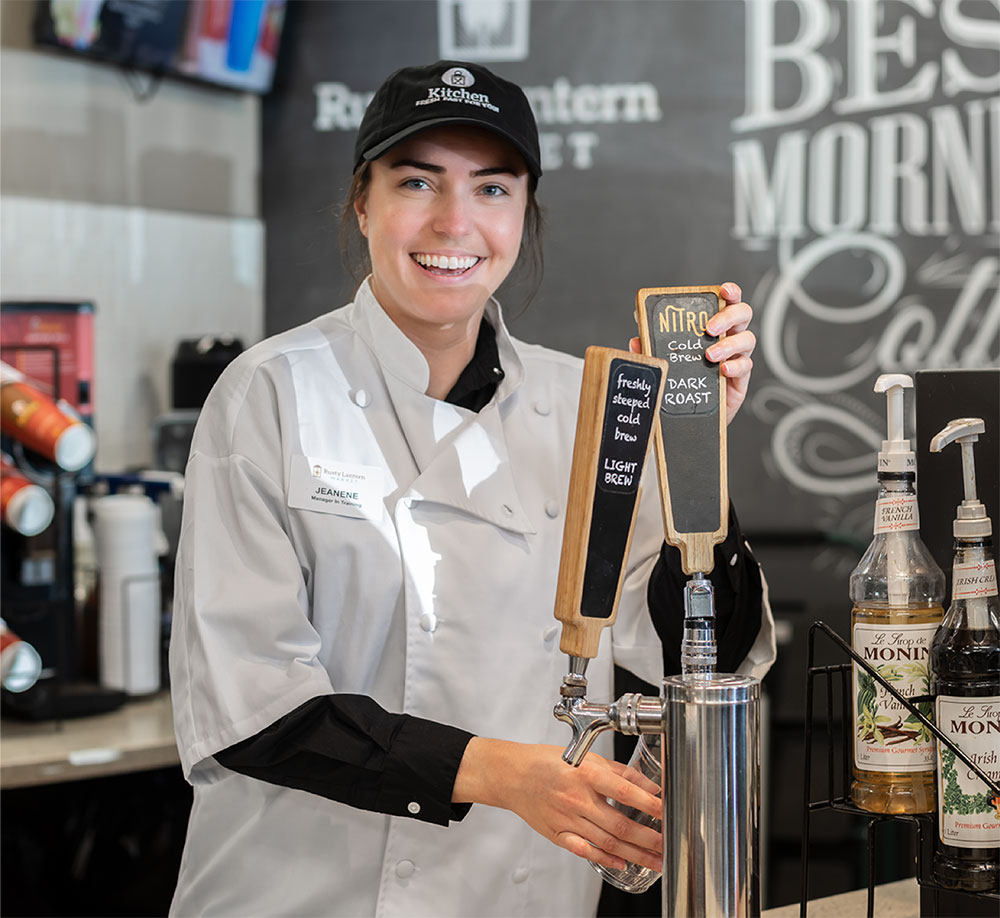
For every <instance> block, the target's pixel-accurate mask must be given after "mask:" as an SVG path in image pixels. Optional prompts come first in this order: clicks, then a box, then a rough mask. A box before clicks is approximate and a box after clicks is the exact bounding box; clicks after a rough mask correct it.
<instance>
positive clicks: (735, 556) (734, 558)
mask: <svg viewBox="0 0 1000 918" xmlns="http://www.w3.org/2000/svg"><path fill="white" fill-rule="evenodd" d="M739 560H740V556H739V555H738V554H736V552H733V556H732V557H731V558H730V559H729V566H730V567H736V562H737V561H739Z"/></svg>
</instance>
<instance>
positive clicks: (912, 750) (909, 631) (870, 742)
mask: <svg viewBox="0 0 1000 918" xmlns="http://www.w3.org/2000/svg"><path fill="white" fill-rule="evenodd" d="M935 631H937V623H935V622H929V623H926V624H919V625H886V624H884V623H882V624H869V623H867V622H857V623H856V624H855V625H854V632H853V647H854V652H855V653H856V654H858V655H859V656H860V657H861V659H862V660H864V661H865V662H866V663H868V664H870V665H871V667H872V668H873V669H874V670H875V671H876V672H877V673H878V674H879V675H880V676H881V677H882V678H883V679H885V681H886V682H888V683H889V684H890V685H891V686H892V687H893V688H894V689H895V690H896V691H897V692H899V694H900V695H902V696H903V697H904V698H909V697H911V696H913V695H926V694H928V693H929V691H930V682H929V676H928V672H927V658H928V654H929V652H930V646H931V641H932V640H933V639H934V633H935ZM853 683H854V764H855V765H856V766H857V767H858V768H861V769H864V770H865V771H882V772H889V771H929V770H931V769H932V768H933V767H934V737H933V736H932V734H931V732H930V730H928V729H927V728H926V727H925V726H924V725H923V724H922V723H921V722H920V721H919V720H918V719H917V717H916V715H914V714H912V713H911V712H910V711H908V710H907V709H906V707H905V706H904V705H903V704H901V703H900V702H899V701H897V700H896V699H895V698H893V697H892V695H890V694H889V693H888V692H887V691H886V690H885V689H884V688H882V686H881V685H879V683H878V682H877V681H876V680H875V678H874V677H873V676H872V675H871V674H870V673H869V672H868V671H867V670H865V669H863V668H862V667H860V666H858V664H857V663H855V664H854V666H853ZM927 707H928V710H927V711H926V712H923V711H922V713H924V715H925V716H926V717H928V718H929V717H930V710H929V708H930V703H929V702H928V703H927Z"/></svg>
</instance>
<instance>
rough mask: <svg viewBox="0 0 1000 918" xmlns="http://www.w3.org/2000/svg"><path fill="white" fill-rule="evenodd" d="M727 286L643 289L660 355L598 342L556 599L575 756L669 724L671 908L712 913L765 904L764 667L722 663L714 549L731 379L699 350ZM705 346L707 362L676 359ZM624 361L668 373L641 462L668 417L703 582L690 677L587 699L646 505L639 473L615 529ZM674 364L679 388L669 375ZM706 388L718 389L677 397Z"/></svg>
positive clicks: (671, 492) (677, 488) (679, 501)
mask: <svg viewBox="0 0 1000 918" xmlns="http://www.w3.org/2000/svg"><path fill="white" fill-rule="evenodd" d="M719 294H720V291H719V288H717V287H711V288H690V287H685V288H650V289H644V290H640V291H639V294H638V296H637V313H638V319H639V330H640V338H641V340H642V344H643V351H644V353H645V354H651V355H655V356H648V357H643V356H640V355H635V354H627V355H626V354H624V353H623V352H613V351H607V350H602V349H596V348H592V349H590V350H588V352H587V359H586V361H585V366H584V378H583V386H582V390H581V397H580V412H579V416H578V418H577V433H576V437H577V439H576V444H575V449H574V454H573V469H572V474H571V478H570V495H569V502H568V505H567V515H566V528H565V534H564V539H563V554H562V558H561V561H560V570H559V588H558V591H557V596H556V618H558V619H559V620H560V621H562V622H563V637H562V641H561V643H560V648H561V649H562V650H563V652H565V653H566V654H568V656H569V672H568V673H567V674H566V676H565V677H564V679H563V683H562V686H561V688H560V696H561V699H560V701H559V704H557V705H556V707H555V711H554V713H555V716H556V717H557V718H558V719H559V720H562V721H564V722H566V723H568V724H569V725H570V727H571V728H572V731H573V735H572V739H571V742H570V743H569V745H568V746H567V748H566V751H565V753H564V754H563V758H564V760H565V761H566V762H568V763H569V764H571V765H578V764H580V762H582V760H583V758H584V756H585V755H586V753H587V750H588V749H589V748H590V746H591V744H592V743H593V741H594V739H595V738H596V737H597V735H598V734H600V733H601V732H603V731H604V730H608V729H615V730H618V731H619V732H622V733H625V734H629V735H637V734H642V733H660V734H662V742H661V748H662V750H663V753H662V755H663V760H662V763H661V764H662V790H663V828H664V833H665V834H664V848H663V850H664V855H663V886H662V889H663V914H665V915H677V916H698V918H701V916H747V915H755V914H759V912H760V889H759V887H760V880H759V870H758V852H759V839H758V828H759V808H760V775H759V698H760V684H759V682H758V680H756V679H754V678H752V677H747V676H738V675H728V674H722V675H719V674H716V672H715V661H716V642H715V609H714V597H713V593H712V585H711V582H710V581H709V579H708V573H710V572H711V570H712V567H713V566H714V560H713V559H714V545H715V544H717V543H719V542H721V541H723V540H724V538H725V536H726V531H727V521H728V493H727V487H726V451H725V435H726V417H725V379H724V377H722V376H721V374H719V372H718V368H717V366H716V365H714V364H710V363H709V362H708V361H707V360H705V359H704V357H703V355H702V356H697V352H699V351H702V350H703V348H704V338H705V337H706V336H705V331H704V328H705V323H706V321H707V318H708V317H709V316H710V315H712V314H714V312H715V311H716V310H717V309H718V308H719V303H720V302H721V300H720V296H719ZM692 354H694V355H696V356H694V357H693V359H685V360H676V361H671V359H670V358H671V356H672V355H683V356H684V357H689V355H692ZM657 358H659V359H657ZM615 360H618V361H633V362H640V365H641V366H642V367H644V368H645V367H649V368H650V371H653V370H654V369H655V370H656V371H657V372H659V374H660V376H661V378H660V379H659V384H658V387H657V391H658V395H657V398H656V399H655V401H653V402H652V406H653V407H654V408H655V409H656V410H655V411H650V412H649V417H648V418H646V417H644V418H643V421H644V424H645V427H644V428H643V429H644V432H645V439H644V440H643V442H642V443H637V444H635V445H636V447H637V452H636V455H639V456H640V459H639V466H638V468H639V470H640V471H641V467H642V459H644V457H645V451H646V446H647V444H648V438H649V434H650V431H649V428H650V427H654V431H653V432H654V434H655V442H656V457H657V471H658V473H659V483H660V497H661V503H662V506H663V516H664V528H665V534H666V540H667V541H668V542H669V543H670V544H672V545H674V546H676V547H677V548H678V549H679V550H680V553H681V566H682V569H683V570H684V572H685V573H686V574H688V575H689V577H690V580H689V581H688V583H687V585H686V587H685V593H684V636H683V643H682V651H681V659H682V673H681V675H677V676H669V677H667V678H665V679H664V680H663V685H662V692H661V697H660V698H659V699H654V698H646V697H643V696H641V695H638V694H627V695H623V696H622V697H621V698H619V699H618V700H617V701H615V702H613V703H611V704H608V705H601V704H593V703H591V702H588V701H587V699H586V689H587V681H586V676H585V673H586V668H587V663H588V661H589V659H591V658H593V657H595V656H596V655H597V650H598V644H599V641H600V635H601V630H602V629H603V628H604V627H606V626H608V625H611V624H613V622H614V616H615V611H616V607H617V601H618V595H619V592H620V589H621V581H622V572H623V567H624V560H625V556H626V554H627V551H628V543H629V541H630V538H631V530H632V526H633V525H634V522H635V512H636V509H637V507H638V491H637V484H638V483H637V482H636V492H635V493H634V494H633V495H632V496H631V503H630V504H629V505H628V506H627V508H619V511H618V514H617V526H618V529H619V532H618V533H617V534H613V533H611V532H610V529H611V527H610V526H609V522H610V521H613V520H614V518H615V514H614V513H613V512H611V511H610V508H609V507H608V504H607V501H605V500H603V499H602V497H603V496H602V493H601V492H602V486H601V482H600V479H599V473H600V469H602V468H604V467H605V465H604V457H605V456H606V454H607V451H608V438H609V436H613V427H614V425H613V424H609V423H608V417H607V414H608V412H607V409H608V408H609V407H610V406H611V404H612V402H611V400H612V398H613V396H614V389H615V377H614V373H611V374H609V372H608V363H609V362H613V361H615ZM668 372H669V373H670V378H671V379H672V380H673V382H674V385H673V386H667V385H666V382H667V373H668ZM685 381H687V382H685ZM665 389H666V392H665V391H664V390H665ZM692 391H693V392H697V393H702V392H704V393H707V397H705V398H704V399H702V398H699V399H697V400H696V401H692V400H691V399H689V398H684V399H682V398H671V397H670V396H671V394H672V393H676V392H684V393H690V392H692ZM654 413H655V414H656V416H657V417H656V420H657V424H656V425H653V424H652V421H653V417H652V415H653V414H654ZM602 433H603V434H604V436H603V437H602ZM639 447H641V452H640V451H638V448H639ZM633 461H634V460H633ZM671 473H673V474H674V478H673V479H672V478H671ZM623 529H624V530H626V531H627V535H626V536H625V537H622V534H621V530H623ZM611 546H613V547H611ZM595 558H596V559H599V561H600V563H601V564H603V565H604V566H605V567H606V568H609V569H611V570H613V572H614V573H613V576H611V577H610V578H609V585H610V588H609V589H608V590H606V593H605V596H606V597H607V599H606V603H605V605H604V607H603V608H600V609H596V610H595V609H594V608H593V603H592V601H591V600H590V599H589V597H591V596H592V594H593V589H592V586H591V585H590V584H588V582H587V577H586V573H587V572H588V571H593V570H596V569H597V568H598V567H599V566H600V565H599V564H598V563H597V562H595ZM588 605H590V606H591V607H590V608H588Z"/></svg>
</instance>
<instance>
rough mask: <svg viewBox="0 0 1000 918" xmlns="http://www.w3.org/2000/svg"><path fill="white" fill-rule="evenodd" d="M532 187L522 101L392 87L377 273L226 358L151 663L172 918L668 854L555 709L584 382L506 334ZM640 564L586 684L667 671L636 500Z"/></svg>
mask: <svg viewBox="0 0 1000 918" xmlns="http://www.w3.org/2000/svg"><path fill="white" fill-rule="evenodd" d="M540 175H541V167H540V160H539V144H538V134H537V130H536V128H535V123H534V118H533V116H532V112H531V108H530V106H529V104H528V102H527V99H526V98H525V96H524V93H523V92H522V91H521V90H520V89H519V88H518V87H517V86H515V85H514V84H512V83H509V82H507V81H506V80H502V79H500V78H499V77H497V76H496V75H495V74H493V73H491V72H490V71H488V70H486V69H485V68H483V67H480V66H478V65H475V64H463V63H458V62H455V61H440V62H438V63H437V64H433V65H430V66H428V67H409V68H405V69H403V70H400V71H398V72H397V73H395V74H393V75H392V76H391V77H390V78H389V79H388V80H386V82H385V83H384V84H383V85H382V87H381V88H380V89H379V90H378V92H377V93H376V94H375V97H374V99H373V100H372V103H371V105H370V106H369V108H368V110H367V112H366V113H365V117H364V121H363V123H362V125H361V129H360V131H359V133H358V140H357V146H356V158H355V176H354V182H353V184H352V186H351V191H350V195H349V200H348V205H347V206H346V207H345V209H344V214H343V220H344V221H347V223H348V224H349V226H350V227H351V229H352V230H353V231H354V232H356V233H360V238H361V239H362V240H363V241H364V247H365V250H366V256H367V259H368V262H367V264H368V269H367V270H368V276H367V277H366V278H365V280H364V281H363V282H362V283H361V284H360V286H359V288H358V290H357V292H356V294H355V297H354V300H353V302H351V303H349V304H348V305H346V306H345V307H343V308H342V309H337V310H334V311H333V312H331V313H328V314H327V315H324V316H320V317H318V318H317V319H314V320H313V321H312V322H309V323H307V324H306V325H304V326H301V327H300V328H296V329H292V330H291V331H289V332H286V333H284V334H282V335H278V336H277V337H275V338H272V339H269V340H268V341H264V342H262V343H261V344H259V345H257V346H256V347H254V348H251V349H250V350H248V351H246V352H245V353H244V354H243V355H241V357H240V358H238V359H237V360H236V361H234V362H233V363H232V364H231V365H230V366H229V368H227V370H226V372H225V373H224V374H223V376H222V378H221V379H220V380H219V383H218V385H217V386H216V388H215V389H214V390H213V392H212V394H211V395H210V396H209V399H208V401H207V402H206V404H205V407H204V409H203V410H202V413H201V417H200V420H199V423H198V428H197V431H196V432H195V436H194V440H193V443H192V452H191V458H190V461H189V463H188V467H187V472H186V495H187V496H186V499H185V503H184V521H183V524H182V537H181V544H180V547H179V549H178V561H177V574H176V579H175V597H176V600H175V609H174V618H173V632H172V639H171V650H170V653H171V685H172V694H173V701H174V714H175V718H174V722H175V727H176V730H177V739H178V749H179V751H180V755H181V760H182V763H183V766H184V770H185V775H186V776H187V777H188V779H189V780H190V781H191V782H192V784H194V786H195V805H194V809H193V811H192V814H191V822H190V828H189V833H188V839H187V844H186V847H185V853H184V859H183V862H182V865H181V872H180V877H179V879H178V885H177V891H176V894H175V898H174V902H173V906H172V913H173V914H176V915H209V914H240V915H272V914H289V915H319V914H323V915H326V914H343V915H352V916H360V915H375V914H385V915H413V916H419V915H434V916H449V915H455V916H458V915H514V914H518V915H553V914H573V915H588V914H592V913H593V912H594V910H595V907H596V903H597V898H598V892H599V886H600V879H599V877H598V875H597V873H596V872H594V871H592V870H590V869H589V868H588V867H587V865H586V862H585V860H584V859H587V860H590V861H592V862H596V863H600V864H603V865H605V866H607V867H612V868H622V867H624V866H625V864H626V861H628V862H632V863H635V864H639V865H641V866H646V867H650V868H653V869H656V868H658V867H659V866H660V864H661V860H662V853H661V848H662V838H661V836H660V834H659V833H658V832H657V831H655V830H654V829H652V828H650V827H649V826H645V825H640V824H639V823H638V822H633V821H631V820H625V822H624V823H623V821H622V819H621V817H620V815H619V813H618V811H617V810H616V809H615V808H613V807H612V806H611V805H610V804H609V802H608V800H609V798H610V799H613V800H615V801H618V802H619V803H621V804H623V805H625V806H627V807H632V808H634V809H635V810H639V811H642V812H645V813H648V814H649V815H651V816H657V815H658V814H659V813H660V801H659V799H658V798H657V797H656V796H655V795H654V794H653V793H651V792H650V791H651V790H655V788H653V787H650V786H649V784H648V782H645V784H643V783H642V780H641V779H640V778H639V777H638V775H637V773H634V772H630V771H629V770H628V769H627V768H626V767H625V766H624V765H621V764H617V763H615V762H612V761H609V760H608V759H607V758H604V757H602V755H600V754H596V753H591V754H589V755H588V756H587V759H586V761H585V762H584V763H583V764H582V765H581V766H580V767H578V768H573V767H570V766H569V765H567V764H566V763H565V762H564V761H563V760H562V758H561V753H562V743H563V742H565V735H564V732H563V727H562V726H561V725H560V724H559V723H558V722H557V721H556V720H555V718H553V717H552V714H551V710H552V708H551V705H552V702H553V700H554V692H555V690H556V687H557V686H558V685H559V683H560V681H561V678H562V676H563V674H564V669H565V662H564V657H563V655H562V654H561V653H559V652H558V649H557V646H556V641H555V634H556V628H555V627H554V626H553V605H554V600H555V592H556V580H557V575H558V569H559V556H560V550H561V545H562V535H563V525H564V521H565V517H564V504H565V501H566V495H567V488H568V475H569V469H570V465H571V460H572V452H573V442H574V432H575V428H576V415H577V403H578V401H579V394H580V383H581V361H580V360H578V359H577V358H574V357H570V356H567V355H565V354H558V353H555V352H553V351H550V350H548V349H546V348H542V347H536V346H533V345H528V344H524V343H522V342H520V341H518V340H517V339H515V338H513V337H512V336H511V335H510V334H509V333H508V331H507V328H506V325H505V323H504V319H503V313H502V311H501V309H500V305H499V304H498V303H497V301H496V300H495V299H494V296H493V294H494V292H495V291H496V289H497V288H498V287H499V286H500V285H501V284H502V283H503V281H504V280H505V278H507V277H508V276H509V274H510V272H511V270H512V269H513V268H514V266H515V264H516V263H517V262H518V261H519V256H520V254H521V252H522V250H524V249H525V248H526V247H527V248H529V249H532V248H533V247H534V244H535V241H536V240H537V230H538V226H539V220H538V205H537V204H536V202H535V186H536V184H537V181H538V178H539V176H540ZM723 290H724V292H725V291H727V290H728V294H727V298H728V300H729V301H730V305H728V306H727V307H726V308H725V309H723V310H722V311H721V312H719V313H718V314H716V315H715V316H713V317H712V319H711V321H710V325H711V326H712V327H711V329H710V330H711V332H712V333H713V334H715V335H722V336H723V337H722V338H721V339H720V341H718V342H716V344H715V345H713V349H712V350H710V351H709V353H708V354H707V356H708V357H709V358H710V359H719V360H720V361H722V364H721V366H722V368H723V372H725V373H726V375H727V376H729V377H730V379H731V380H732V381H733V385H732V386H731V387H730V391H731V392H734V393H737V397H736V398H735V400H734V401H733V402H732V403H731V405H730V410H731V411H733V412H734V411H735V410H736V408H737V407H738V405H739V402H740V401H741V400H742V393H743V392H744V391H745V388H746V381H747V377H748V376H749V373H750V356H749V355H750V352H751V351H752V350H753V344H754V338H753V335H752V334H751V333H750V332H749V331H747V329H746V326H747V324H748V323H749V320H750V315H751V312H750V307H749V306H747V304H745V303H741V302H738V301H739V299H740V294H739V288H738V287H736V286H735V285H727V286H726V287H724V288H723ZM637 472H638V469H637V468H631V469H625V468H624V467H623V468H616V469H615V470H613V472H612V473H611V474H615V475H629V476H630V477H631V476H632V475H634V474H637ZM647 484H648V486H647V487H646V488H645V489H644V492H645V493H646V494H649V495H654V494H655V491H656V488H655V487H653V486H652V485H651V483H647ZM729 532H730V538H729V540H727V542H726V543H724V544H723V545H721V546H719V549H718V551H719V553H720V557H719V559H718V560H717V563H716V566H715V567H716V571H717V572H719V573H718V582H717V583H716V599H717V603H718V609H717V616H718V621H719V627H718V630H719V633H720V641H719V644H720V652H719V665H720V667H721V668H723V669H726V670H729V671H735V670H737V668H738V667H742V669H741V670H740V671H743V672H753V673H754V674H756V675H761V674H762V672H763V671H764V670H765V669H766V668H767V666H768V665H769V663H770V660H771V659H772V655H773V640H772V638H771V622H770V613H769V610H768V609H767V605H766V602H765V601H764V599H763V591H762V586H761V580H760V575H759V571H758V568H757V566H756V562H755V561H754V560H753V557H752V556H751V555H750V553H749V551H748V550H747V549H746V547H745V545H744V544H743V541H742V538H741V537H740V535H739V528H738V526H737V525H736V523H735V519H732V518H731V520H730V524H729ZM631 544H632V550H631V555H630V558H629V561H628V571H629V572H628V574H627V576H626V579H625V582H624V585H623V586H622V589H621V600H620V604H619V607H618V613H617V620H616V623H615V625H614V627H613V629H611V642H610V644H608V643H606V644H605V645H604V647H603V648H602V650H601V653H600V654H599V655H598V657H597V658H595V659H594V660H593V661H591V663H590V666H589V668H588V674H587V675H588V679H589V682H590V685H591V686H592V687H593V689H594V691H595V692H596V693H598V694H601V693H603V694H604V695H606V696H609V697H610V696H611V695H612V693H613V673H614V665H615V663H618V664H621V665H623V666H626V667H628V668H629V669H630V670H631V671H633V672H634V673H635V674H636V675H638V676H640V677H641V678H644V679H646V680H647V681H651V682H655V681H657V680H658V679H659V677H660V675H661V673H662V671H663V669H664V659H665V656H666V659H667V660H668V664H669V665H670V666H676V665H677V664H675V662H674V661H673V658H672V657H671V656H670V655H669V654H666V653H665V651H664V647H663V645H661V642H660V639H659V636H658V632H662V633H665V634H668V635H672V634H673V631H675V630H676V631H677V632H678V634H679V630H680V623H681V621H682V619H683V611H682V609H683V603H682V591H683V584H684V580H685V578H684V576H683V574H682V573H681V571H680V563H679V558H678V557H677V556H676V551H674V553H673V554H671V553H670V552H671V551H673V550H670V551H668V550H667V549H666V548H665V547H664V545H663V524H662V519H661V514H660V509H659V505H658V503H657V502H656V500H655V498H654V499H648V498H647V499H646V500H644V501H641V502H640V509H639V516H638V519H637V522H636V524H635V529H634V534H633V536H632V543H631ZM679 644H680V642H679V637H678V638H676V639H675V638H674V637H673V636H671V638H670V648H671V651H673V650H674V649H676V648H677V647H679ZM678 663H679V661H678ZM675 671H676V669H675ZM595 748H597V749H598V750H599V751H600V752H603V753H604V754H605V755H606V754H607V753H609V752H610V742H609V739H608V738H607V737H605V738H604V739H603V740H601V739H599V740H598V744H597V746H596V747H595ZM473 804H479V805H478V806H473ZM443 827H447V830H445V829H444V828H443ZM258 864H267V865H268V866H269V868H271V869H269V870H267V871H263V870H258V869H255V868H256V865H258ZM275 877H277V878H278V880H277V882H275Z"/></svg>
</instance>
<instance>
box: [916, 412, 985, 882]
mask: <svg viewBox="0 0 1000 918" xmlns="http://www.w3.org/2000/svg"><path fill="white" fill-rule="evenodd" d="M984 431H985V425H984V423H983V421H982V420H981V419H979V418H958V419H957V420H954V421H952V422H951V423H950V424H948V426H947V427H945V429H944V430H942V431H941V432H940V433H939V434H938V435H937V436H936V437H934V439H933V440H931V450H932V451H933V452H940V450H942V449H943V448H944V447H945V446H946V445H947V444H949V443H951V442H953V441H958V443H959V444H960V445H961V447H962V473H963V475H962V477H963V479H964V483H965V500H964V501H962V503H961V504H959V507H958V514H957V516H956V518H955V523H954V535H955V563H954V567H953V568H952V588H951V605H950V606H949V607H948V612H947V614H946V615H945V617H944V620H943V621H942V622H941V627H940V628H939V629H938V632H937V635H936V636H935V637H934V642H933V644H932V645H931V689H932V692H933V694H934V716H935V721H936V723H937V726H938V729H939V730H941V732H942V733H944V734H945V736H947V737H948V738H949V740H951V742H952V743H953V744H954V745H956V746H958V747H959V748H960V749H961V750H962V752H964V753H965V754H966V755H967V756H968V757H969V758H970V759H971V760H972V761H973V762H975V763H976V765H978V766H979V768H980V769H981V770H982V771H984V772H985V773H986V774H987V775H988V776H989V778H990V779H991V781H993V782H994V783H996V782H997V781H998V780H1000V606H998V602H997V573H996V563H995V560H994V557H993V540H992V526H991V524H990V519H989V517H988V516H987V515H986V508H985V507H984V506H983V505H982V504H981V503H980V502H979V501H978V500H977V499H976V469H975V462H974V458H973V454H972V444H973V443H974V442H975V441H976V440H978V439H979V437H978V435H979V434H981V433H983V432H984ZM937 785H938V807H937V813H938V832H937V838H936V840H935V849H934V859H933V862H932V864H931V872H932V875H933V877H934V879H935V881H937V882H938V883H940V884H941V885H942V886H947V887H950V888H953V889H960V890H964V891H966V892H984V891H991V890H992V891H994V892H997V891H1000V797H998V796H994V795H992V794H991V793H990V791H989V787H988V785H986V784H985V783H984V782H983V781H982V780H980V779H979V778H978V777H976V775H975V774H974V773H973V772H971V771H970V770H969V768H967V767H966V766H965V765H964V764H963V762H962V761H961V760H960V759H958V758H957V756H956V755H955V753H954V752H953V751H952V750H951V749H949V748H948V747H947V746H945V745H944V744H943V743H939V744H938V773H937Z"/></svg>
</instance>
